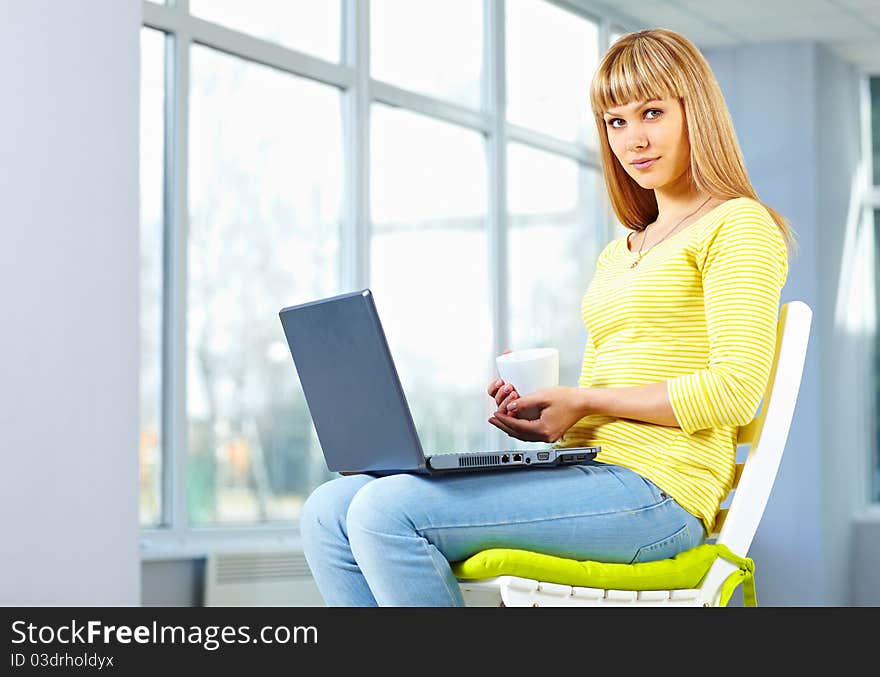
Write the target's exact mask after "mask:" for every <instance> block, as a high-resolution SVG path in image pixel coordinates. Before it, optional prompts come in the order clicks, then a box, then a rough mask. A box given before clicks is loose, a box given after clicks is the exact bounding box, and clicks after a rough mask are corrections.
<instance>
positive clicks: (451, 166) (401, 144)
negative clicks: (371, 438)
mask: <svg viewBox="0 0 880 677" xmlns="http://www.w3.org/2000/svg"><path fill="white" fill-rule="evenodd" d="M372 134H373V137H372V150H373V155H372V221H373V230H372V240H371V261H370V271H371V273H370V276H371V284H370V287H371V289H372V290H373V291H374V293H375V296H376V306H377V308H378V309H379V313H380V316H381V318H382V325H383V327H384V329H385V332H386V334H387V337H388V344H389V348H390V349H391V353H392V355H393V357H394V361H395V364H396V365H397V370H398V373H399V375H400V380H401V383H402V384H403V389H404V391H405V393H406V397H407V400H408V402H409V406H410V410H411V412H412V415H413V419H414V421H415V425H416V429H417V430H418V432H419V436H420V438H421V441H422V445H423V447H424V449H425V452H426V453H437V452H443V451H454V450H460V449H478V448H482V446H483V445H484V444H486V441H487V440H488V433H489V428H490V425H489V423H488V422H487V419H488V414H489V413H490V411H491V410H490V408H489V397H488V396H487V395H486V391H485V387H486V383H487V382H488V381H489V378H490V376H491V372H490V371H489V361H490V359H491V355H490V352H491V334H492V332H491V317H492V316H491V313H490V310H489V289H488V279H489V275H488V271H487V261H488V249H487V236H486V228H485V217H486V204H487V198H486V160H485V151H484V144H483V138H482V136H481V135H480V134H478V133H476V132H472V131H468V130H465V129H462V128H460V127H456V126H453V125H449V124H445V123H442V122H439V121H436V120H432V119H430V118H426V117H422V116H419V115H415V114H413V113H409V112H405V111H402V110H398V109H392V108H388V107H386V106H382V105H376V106H374V108H373V115H372ZM493 430H494V428H493Z"/></svg>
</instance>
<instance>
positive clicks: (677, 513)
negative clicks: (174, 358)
mask: <svg viewBox="0 0 880 677" xmlns="http://www.w3.org/2000/svg"><path fill="white" fill-rule="evenodd" d="M300 530H301V535H302V542H303V547H304V550H305V556H306V560H307V562H308V564H309V567H310V568H311V570H312V574H313V575H314V577H315V581H316V583H317V585H318V589H319V590H320V591H321V594H322V596H323V597H324V601H325V602H326V603H327V605H328V606H377V605H380V606H463V605H464V600H463V599H462V595H461V590H460V588H459V586H458V582H457V580H456V578H455V576H454V575H453V574H452V570H451V568H450V566H449V562H455V561H458V560H463V559H466V558H467V557H469V556H470V555H473V554H474V553H477V552H479V551H481V550H485V549H486V548H519V549H523V550H533V551H538V552H543V553H547V554H551V555H557V556H560V557H569V558H573V559H579V560H585V559H590V560H596V561H601V562H627V563H632V562H648V561H653V560H657V559H664V558H667V557H672V556H673V555H676V554H677V553H679V552H681V551H683V550H687V549H688V548H692V547H694V546H696V545H699V544H700V543H701V542H702V541H703V538H704V531H703V526H702V522H700V520H699V519H698V518H697V517H695V516H694V515H692V514H690V513H689V512H687V511H686V510H684V508H682V507H681V506H680V505H678V503H676V502H675V501H674V500H673V499H672V498H671V497H669V496H667V495H666V494H665V493H664V492H662V491H661V490H660V489H659V488H657V486H656V485H655V484H653V483H652V482H650V481H649V480H647V479H645V478H644V477H642V476H641V475H639V474H637V473H635V472H633V471H632V470H629V469H627V468H624V467H621V466H618V465H611V464H607V463H600V462H598V461H592V462H589V463H588V464H586V465H579V466H565V467H560V468H542V469H538V470H517V469H514V470H500V471H492V472H473V473H464V474H454V475H444V476H439V477H427V476H421V475H409V474H400V475H391V476H387V477H380V478H375V477H372V476H369V475H348V476H344V477H339V478H337V479H333V480H330V481H328V482H325V483H324V484H322V485H321V486H319V487H317V488H316V489H315V490H314V491H313V492H312V493H311V495H309V497H308V499H307V500H306V502H305V504H304V506H303V508H302V512H301V516H300Z"/></svg>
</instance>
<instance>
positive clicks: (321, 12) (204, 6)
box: [189, 0, 342, 61]
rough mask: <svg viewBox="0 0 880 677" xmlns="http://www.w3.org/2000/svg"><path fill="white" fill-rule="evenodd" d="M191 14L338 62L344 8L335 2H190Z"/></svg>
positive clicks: (195, 0)
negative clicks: (342, 10) (341, 13)
mask: <svg viewBox="0 0 880 677" xmlns="http://www.w3.org/2000/svg"><path fill="white" fill-rule="evenodd" d="M189 9H190V12H191V13H192V14H193V15H195V16H197V17H200V18H203V19H207V20H208V21H212V22H214V23H218V24H221V25H223V26H225V27H227V28H232V29H234V30H236V31H241V32H242V33H248V34H250V35H253V36H254V37H257V38H262V39H264V40H269V41H271V42H277V43H279V44H281V45H284V46H285V47H291V48H293V49H296V50H299V51H301V52H306V53H308V54H311V55H314V56H317V57H320V58H322V59H326V60H327V61H339V42H340V35H341V26H342V23H341V17H340V12H341V5H340V3H339V2H338V0H337V1H334V0H296V1H295V2H289V0H248V2H242V1H241V0H189Z"/></svg>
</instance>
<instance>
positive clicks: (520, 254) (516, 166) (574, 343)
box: [507, 143, 604, 446]
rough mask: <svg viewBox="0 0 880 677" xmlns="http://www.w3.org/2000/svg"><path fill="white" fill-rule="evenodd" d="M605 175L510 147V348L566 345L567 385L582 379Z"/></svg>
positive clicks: (562, 371)
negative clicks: (584, 314)
mask: <svg viewBox="0 0 880 677" xmlns="http://www.w3.org/2000/svg"><path fill="white" fill-rule="evenodd" d="M600 180H601V177H600V175H599V173H598V172H596V171H594V170H590V169H587V168H586V167H584V166H583V165H580V164H578V163H577V162H575V161H573V160H569V159H567V158H563V157H559V156H556V155H552V154H550V153H546V152H544V151H540V150H535V149H533V148H530V147H528V146H524V145H521V144H516V143H511V144H509V146H508V183H507V194H508V205H509V223H510V230H509V235H508V252H509V255H508V292H507V302H508V306H509V308H510V345H509V346H507V347H509V348H511V349H513V350H519V349H522V348H537V347H555V348H559V383H560V385H567V386H576V385H577V384H578V378H579V377H580V371H581V359H582V357H583V352H584V341H585V339H586V335H587V334H586V329H585V328H584V324H583V320H582V319H581V311H580V308H581V299H582V298H583V295H584V294H585V293H586V290H587V285H588V284H589V281H590V278H591V276H592V271H593V263H594V262H595V259H596V257H597V256H598V251H599V244H600V238H601V234H602V233H603V232H604V224H603V207H602V203H601V200H600V198H599V195H600V192H599V191H600V185H601V184H600ZM603 246H604V243H603ZM530 446H539V445H530Z"/></svg>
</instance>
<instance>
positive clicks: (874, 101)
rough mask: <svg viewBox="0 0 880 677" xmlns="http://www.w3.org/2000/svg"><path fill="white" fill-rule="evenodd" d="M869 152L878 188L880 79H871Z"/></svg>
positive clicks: (879, 178)
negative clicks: (870, 151)
mask: <svg viewBox="0 0 880 677" xmlns="http://www.w3.org/2000/svg"><path fill="white" fill-rule="evenodd" d="M871 150H872V153H871V156H872V159H873V166H874V185H875V186H880V77H877V78H871Z"/></svg>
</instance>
